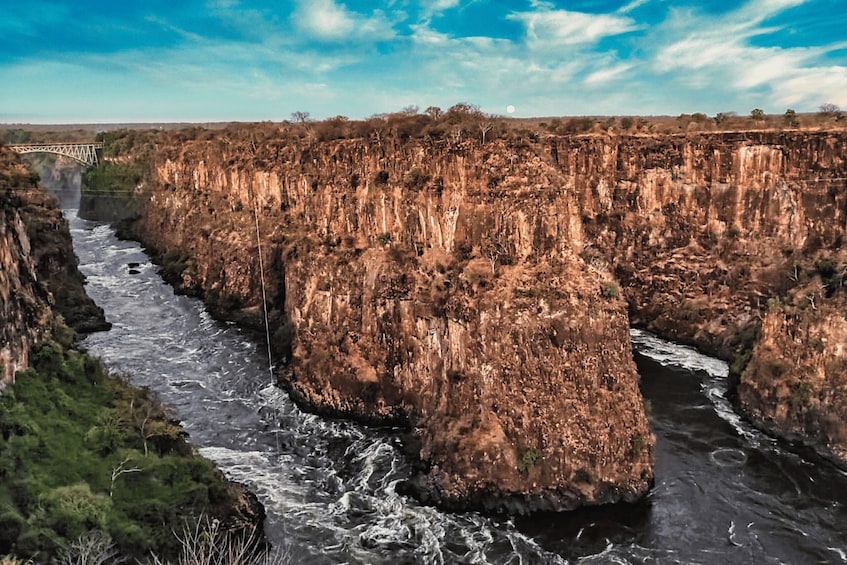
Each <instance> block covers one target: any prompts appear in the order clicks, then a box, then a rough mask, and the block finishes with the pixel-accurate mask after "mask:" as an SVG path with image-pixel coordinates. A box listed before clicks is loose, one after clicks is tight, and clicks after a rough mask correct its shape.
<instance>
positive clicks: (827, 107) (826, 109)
mask: <svg viewBox="0 0 847 565" xmlns="http://www.w3.org/2000/svg"><path fill="white" fill-rule="evenodd" d="M818 110H820V113H821V114H823V115H825V116H835V115H836V114H838V113H840V112H841V108H839V107H838V105H837V104H833V103H832V102H826V103H824V104H821V105H820V106H818Z"/></svg>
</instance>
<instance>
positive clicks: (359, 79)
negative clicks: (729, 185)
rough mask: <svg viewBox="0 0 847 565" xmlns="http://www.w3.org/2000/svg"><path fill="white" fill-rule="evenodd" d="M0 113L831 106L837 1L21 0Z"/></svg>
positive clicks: (96, 118) (327, 113) (11, 30)
mask: <svg viewBox="0 0 847 565" xmlns="http://www.w3.org/2000/svg"><path fill="white" fill-rule="evenodd" d="M0 84H2V85H3V87H2V89H0V122H4V123H20V122H33V123H69V122H70V123H73V122H155V121H196V122H205V121H227V120H243V121H258V120H273V121H278V120H283V119H288V118H289V117H290V115H291V113H292V112H294V111H305V112H309V113H310V114H311V115H312V117H315V118H324V117H331V116H335V115H345V116H348V117H350V118H354V119H358V118H365V117H367V116H370V115H372V114H375V113H381V112H391V111H397V110H400V109H401V108H403V107H405V106H409V105H417V106H419V107H420V108H421V109H424V108H426V107H427V106H430V105H435V106H441V107H442V108H447V107H449V106H451V105H453V104H455V103H457V102H469V103H473V104H477V105H479V106H480V107H481V108H482V110H483V111H485V112H490V113H495V114H504V113H505V112H506V108H507V106H508V105H513V106H514V107H515V109H516V111H515V114H514V115H515V116H554V115H555V116H565V115H584V114H602V115H626V114H641V115H657V114H667V115H677V114H680V113H683V112H685V113H694V112H704V113H707V114H709V115H714V114H715V113H717V112H725V111H737V112H739V113H742V114H746V113H749V111H750V110H751V109H752V108H755V107H759V108H762V109H764V110H765V111H766V112H769V113H782V112H784V111H785V109H786V108H789V107H791V108H795V109H796V110H797V111H798V112H808V111H815V110H816V109H817V107H818V106H819V105H820V104H822V103H824V102H830V103H834V104H838V105H839V106H841V107H843V108H845V107H847V5H845V3H844V0H747V1H744V0H741V1H737V2H736V1H728V0H708V1H701V2H693V1H689V0H579V1H540V0H514V1H506V0H294V1H277V2H274V1H270V0H265V1H261V0H148V1H135V2H133V1H129V2H116V1H115V0H90V1H85V0H73V1H70V0H51V1H45V0H30V1H29V2H11V1H8V2H4V6H3V14H2V17H0Z"/></svg>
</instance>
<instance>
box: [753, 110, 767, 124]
mask: <svg viewBox="0 0 847 565" xmlns="http://www.w3.org/2000/svg"><path fill="white" fill-rule="evenodd" d="M750 118H752V119H753V120H755V121H757V122H762V121H764V120H765V111H764V110H762V109H761V108H753V111H752V112H750Z"/></svg>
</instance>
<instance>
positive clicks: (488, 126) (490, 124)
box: [478, 116, 494, 145]
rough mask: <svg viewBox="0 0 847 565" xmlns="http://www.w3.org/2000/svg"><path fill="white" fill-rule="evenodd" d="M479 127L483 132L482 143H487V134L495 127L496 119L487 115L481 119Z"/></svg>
mask: <svg viewBox="0 0 847 565" xmlns="http://www.w3.org/2000/svg"><path fill="white" fill-rule="evenodd" d="M478 127H479V131H480V133H482V144H483V145H485V135H486V134H487V133H488V132H490V131H491V130H492V129H493V128H494V120H493V119H492V118H491V117H490V116H485V117H484V118H483V119H481V120H480V121H479V124H478Z"/></svg>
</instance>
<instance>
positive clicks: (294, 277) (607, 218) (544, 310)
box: [136, 128, 847, 509]
mask: <svg viewBox="0 0 847 565" xmlns="http://www.w3.org/2000/svg"><path fill="white" fill-rule="evenodd" d="M261 131H264V133H261ZM242 133H243V132H242ZM239 139H240V141H239ZM398 139H399V138H398V137H397V136H390V135H389V136H381V135H371V137H370V138H367V139H353V140H340V141H333V142H325V143H316V142H312V143H310V142H308V138H307V139H296V138H295V139H291V138H288V139H283V138H282V136H281V135H280V134H279V132H268V130H267V128H265V129H264V130H260V131H252V132H249V133H247V134H243V135H241V136H240V137H239V135H238V133H237V132H225V133H222V134H220V135H215V136H209V137H207V138H206V139H205V140H196V139H185V138H177V137H173V138H171V139H168V140H164V141H162V142H160V143H159V144H158V147H159V148H158V151H157V153H156V155H155V159H154V160H155V168H156V177H157V178H158V181H157V183H156V185H155V186H150V187H147V188H148V189H149V194H150V201H149V204H148V210H147V213H146V214H145V215H144V217H143V218H142V219H141V220H140V221H139V222H138V223H137V225H136V230H137V232H138V236H139V237H140V238H141V239H142V240H143V241H144V242H145V243H146V244H148V245H150V246H151V247H152V248H153V249H154V250H156V251H157V252H158V253H159V255H160V257H161V258H162V259H163V262H164V266H165V270H166V272H167V273H169V274H170V275H171V278H172V280H174V281H175V282H177V283H178V284H179V285H181V286H182V287H183V288H184V289H185V290H186V291H189V292H196V293H198V294H202V295H203V296H204V297H205V298H206V300H207V302H208V303H209V305H210V307H211V308H212V310H213V311H215V312H217V313H218V314H219V315H222V316H224V317H228V318H231V319H237V320H239V321H242V322H246V323H249V324H253V325H255V326H257V327H258V326H259V325H260V322H261V319H262V318H261V296H262V286H261V278H260V276H259V273H260V265H259V261H258V257H259V250H258V245H257V241H258V242H261V245H262V253H261V256H262V258H263V261H264V263H263V267H264V269H265V281H266V284H267V288H266V291H265V293H266V296H267V302H268V304H269V308H270V311H271V312H270V313H271V316H270V317H271V321H272V327H271V331H272V333H273V342H274V345H275V349H276V351H277V352H278V353H279V354H280V355H284V356H285V357H287V358H288V359H290V361H291V363H290V365H289V369H288V370H287V371H286V372H285V376H284V378H283V382H284V384H285V385H286V386H287V387H288V388H289V389H290V390H291V391H292V393H293V395H294V396H295V398H298V399H299V400H301V401H302V402H303V403H305V404H307V405H309V406H311V407H312V408H314V409H317V410H324V411H327V412H329V413H332V414H343V415H352V416H356V417H359V418H363V419H367V420H371V421H376V422H385V423H401V422H402V423H408V424H409V425H410V426H411V428H412V429H413V430H414V432H415V435H416V437H417V438H418V440H419V442H420V449H419V455H420V457H421V459H422V461H424V462H425V463H427V465H428V467H427V468H426V469H425V471H424V473H423V475H422V479H421V480H420V481H419V485H418V487H419V492H420V493H422V496H424V497H425V498H426V497H431V498H433V499H434V500H436V501H440V502H441V503H442V504H446V505H451V504H452V505H456V506H459V505H467V504H468V503H470V504H476V505H489V506H500V507H509V506H510V505H511V504H513V503H514V504H517V503H516V502H515V501H516V500H520V501H522V502H521V504H524V503H528V504H527V505H525V506H523V508H553V509H563V508H572V507H574V506H577V505H580V504H591V503H597V502H607V501H613V500H618V499H626V500H629V499H632V498H634V497H636V496H638V495H639V494H640V493H643V492H644V491H645V489H646V488H647V487H648V485H649V484H650V481H651V479H652V471H651V462H650V458H651V453H652V445H653V439H652V436H651V434H650V432H649V430H648V427H647V423H646V419H645V417H644V412H643V408H642V404H641V398H640V396H639V393H638V389H637V376H636V374H635V371H634V367H633V363H632V358H631V352H630V345H629V339H628V334H627V326H628V319H627V315H626V311H625V308H626V304H628V307H629V316H630V319H631V321H632V322H633V323H635V324H637V325H642V326H646V327H648V328H649V329H651V330H653V331H655V332H656V333H658V334H660V335H662V336H664V337H667V338H670V339H675V340H678V341H683V342H687V343H691V344H694V345H697V346H698V347H700V348H701V349H703V350H705V351H707V352H710V353H713V354H715V355H717V356H719V357H722V358H724V359H727V360H729V361H731V362H733V370H734V372H735V373H736V378H737V381H738V382H737V393H738V396H737V400H738V406H739V407H740V409H741V411H742V412H743V413H744V414H745V415H747V416H748V417H750V418H751V419H752V420H753V421H754V422H756V423H757V424H758V425H760V426H761V427H763V428H766V429H769V430H772V431H773V432H775V433H777V434H779V435H783V436H785V437H791V438H797V439H800V440H801V441H803V442H805V443H808V444H811V445H814V446H815V447H818V448H820V449H822V450H823V451H825V452H826V453H828V454H831V455H834V456H835V458H836V459H839V458H840V460H841V461H842V462H843V461H844V460H845V456H847V429H845V424H844V422H845V420H847V418H845V415H847V403H846V402H845V397H844V393H843V390H845V389H844V387H845V379H847V377H845V374H844V367H845V366H847V365H845V364H844V356H845V347H844V344H845V339H847V337H845V335H847V334H845V332H844V331H843V330H844V328H845V321H844V312H845V306H847V291H845V290H843V281H844V275H845V272H847V267H845V265H847V256H846V255H845V252H843V251H842V249H841V247H842V237H843V232H844V214H845V211H847V194H845V190H844V182H845V181H844V179H845V178H847V170H845V169H847V165H846V164H845V162H844V156H845V155H847V135H845V134H844V133H843V132H746V133H745V132H742V133H738V132H734V133H714V134H694V135H686V136H682V135H681V136H661V137H659V136H656V137H648V136H630V137H624V136H612V137H603V136H578V137H552V138H547V139H545V140H541V141H527V140H525V139H519V138H516V137H512V138H510V139H509V140H504V139H499V140H496V141H490V142H489V143H487V144H480V143H479V142H478V141H476V142H470V141H464V142H456V141H447V140H438V141H433V140H422V139H418V140H405V141H399V140H398ZM254 211H255V215H254ZM257 228H258V229H257ZM257 231H258V235H259V237H258V239H257ZM616 281H618V282H619V283H620V287H621V296H620V297H618V295H617V293H618V286H617V285H616ZM621 298H623V299H625V302H624V300H621Z"/></svg>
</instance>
